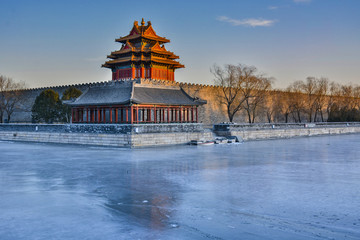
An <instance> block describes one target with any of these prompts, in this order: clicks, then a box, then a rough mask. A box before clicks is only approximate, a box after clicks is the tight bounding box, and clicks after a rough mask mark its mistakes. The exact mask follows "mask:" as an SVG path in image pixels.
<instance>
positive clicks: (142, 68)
mask: <svg viewBox="0 0 360 240" xmlns="http://www.w3.org/2000/svg"><path fill="white" fill-rule="evenodd" d="M140 78H145V68H144V65H142V66H141V68H140Z"/></svg>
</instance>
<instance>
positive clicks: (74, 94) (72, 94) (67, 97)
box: [61, 86, 82, 122]
mask: <svg viewBox="0 0 360 240" xmlns="http://www.w3.org/2000/svg"><path fill="white" fill-rule="evenodd" d="M81 94H82V92H81V91H80V90H79V89H77V88H75V87H73V86H71V87H69V88H68V89H66V90H65V91H64V94H63V96H62V98H61V100H62V101H71V100H75V99H76V98H78V97H80V96H81ZM61 116H62V120H63V121H64V122H70V119H71V107H70V106H68V105H66V104H63V112H62V115H61Z"/></svg>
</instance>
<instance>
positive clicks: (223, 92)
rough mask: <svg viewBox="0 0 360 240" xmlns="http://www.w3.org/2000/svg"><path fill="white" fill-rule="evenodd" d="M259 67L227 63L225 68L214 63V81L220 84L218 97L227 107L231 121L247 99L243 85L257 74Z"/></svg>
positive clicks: (212, 70)
mask: <svg viewBox="0 0 360 240" xmlns="http://www.w3.org/2000/svg"><path fill="white" fill-rule="evenodd" d="M256 71H257V69H256V68H255V67H252V66H246V65H241V64H239V65H237V66H235V65H231V64H228V65H225V66H224V67H223V68H222V67H219V66H217V65H214V66H213V67H212V69H211V72H212V74H213V75H214V77H215V79H214V83H215V85H217V86H219V93H218V99H219V102H220V103H221V104H224V105H225V106H226V109H227V115H228V118H229V121H230V122H233V119H234V116H235V114H236V113H237V112H239V111H240V110H241V109H242V104H243V102H244V101H245V100H246V96H245V95H244V94H243V87H244V86H243V85H244V83H245V82H246V81H250V79H251V78H252V77H254V76H255V73H256Z"/></svg>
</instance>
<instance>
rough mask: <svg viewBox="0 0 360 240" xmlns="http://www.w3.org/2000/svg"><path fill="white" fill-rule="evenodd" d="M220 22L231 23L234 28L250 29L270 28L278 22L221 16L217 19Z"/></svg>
mask: <svg viewBox="0 0 360 240" xmlns="http://www.w3.org/2000/svg"><path fill="white" fill-rule="evenodd" d="M217 20H218V21H221V22H227V23H230V24H231V25H233V26H248V27H270V26H272V25H273V24H274V23H275V22H276V21H275V20H266V19H262V18H258V19H255V18H248V19H242V20H238V19H232V18H229V17H226V16H220V17H218V18H217Z"/></svg>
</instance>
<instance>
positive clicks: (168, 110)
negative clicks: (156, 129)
mask: <svg viewBox="0 0 360 240" xmlns="http://www.w3.org/2000/svg"><path fill="white" fill-rule="evenodd" d="M164 122H165V121H164ZM167 122H168V123H170V108H169V107H168V108H167Z"/></svg>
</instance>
